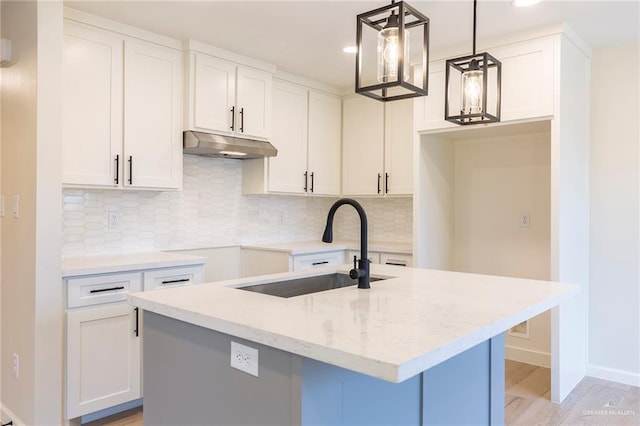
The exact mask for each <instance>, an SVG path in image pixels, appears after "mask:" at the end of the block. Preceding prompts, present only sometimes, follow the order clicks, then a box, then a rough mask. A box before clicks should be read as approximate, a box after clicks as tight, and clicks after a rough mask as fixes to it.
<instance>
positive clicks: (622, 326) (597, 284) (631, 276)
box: [587, 44, 640, 386]
mask: <svg viewBox="0 0 640 426" xmlns="http://www.w3.org/2000/svg"><path fill="white" fill-rule="evenodd" d="M639 52H640V45H638V44H632V45H628V46H619V47H613V48H607V49H600V50H595V51H594V52H593V57H592V75H591V77H592V80H591V117H592V124H591V159H590V162H591V164H590V195H591V200H590V242H589V245H590V258H589V263H590V270H589V277H590V284H589V285H590V292H589V361H588V362H589V365H588V371H587V373H588V374H589V375H591V376H596V377H601V378H605V379H610V380H617V381H621V382H625V383H629V384H634V385H636V386H639V385H640V270H639V266H638V265H639V258H640V253H639V252H640V250H639V232H640V226H639V220H640V209H639V205H638V204H639V201H638V200H639V183H638V180H639V173H640V171H639V149H638V145H639V142H638V141H639V140H640V131H639V125H638V123H639V119H640V107H639V99H640V97H639V95H640V87H639V82H638V81H639V78H638V76H639V75H640V66H639Z"/></svg>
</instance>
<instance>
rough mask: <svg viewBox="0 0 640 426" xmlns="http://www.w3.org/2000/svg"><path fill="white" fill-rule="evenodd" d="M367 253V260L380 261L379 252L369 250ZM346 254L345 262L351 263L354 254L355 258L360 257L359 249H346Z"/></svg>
mask: <svg viewBox="0 0 640 426" xmlns="http://www.w3.org/2000/svg"><path fill="white" fill-rule="evenodd" d="M367 255H368V256H367V257H369V262H371V263H380V253H377V252H375V251H370V252H369V253H368V254H367ZM346 256H347V258H346V259H345V262H346V263H349V264H351V263H353V256H355V257H356V259H360V250H347V251H346Z"/></svg>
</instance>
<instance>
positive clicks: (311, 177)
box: [311, 172, 313, 192]
mask: <svg viewBox="0 0 640 426" xmlns="http://www.w3.org/2000/svg"><path fill="white" fill-rule="evenodd" d="M311 192H313V172H311Z"/></svg>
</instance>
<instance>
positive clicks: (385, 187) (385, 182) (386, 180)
mask: <svg viewBox="0 0 640 426" xmlns="http://www.w3.org/2000/svg"><path fill="white" fill-rule="evenodd" d="M384 193H385V194H388V193H389V173H385V174H384Z"/></svg>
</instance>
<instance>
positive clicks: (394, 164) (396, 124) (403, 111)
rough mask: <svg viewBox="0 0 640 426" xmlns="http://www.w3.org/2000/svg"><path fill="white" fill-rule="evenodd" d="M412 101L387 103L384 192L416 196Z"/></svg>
mask: <svg viewBox="0 0 640 426" xmlns="http://www.w3.org/2000/svg"><path fill="white" fill-rule="evenodd" d="M413 133H414V132H413V100H412V99H406V100H401V101H394V102H387V103H386V104H385V128H384V169H385V176H384V177H385V179H384V192H385V194H389V195H411V194H412V193H413Z"/></svg>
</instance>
